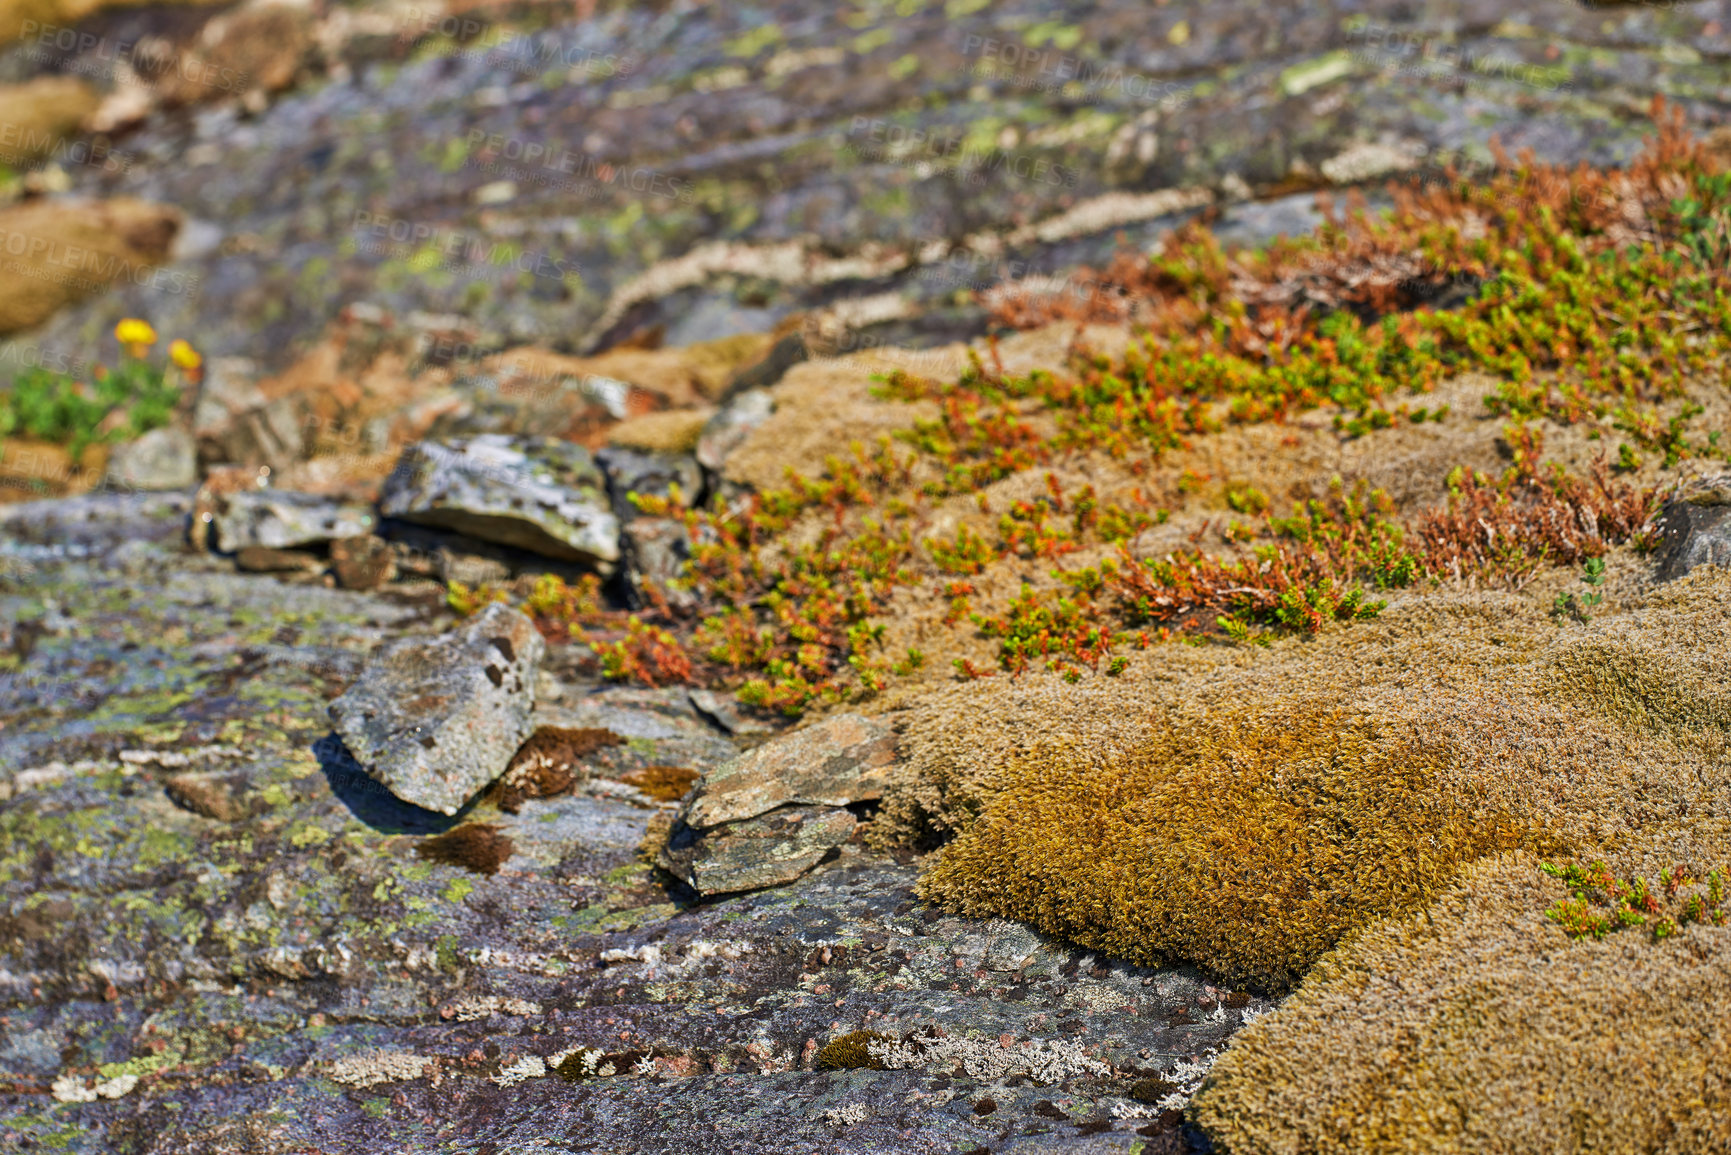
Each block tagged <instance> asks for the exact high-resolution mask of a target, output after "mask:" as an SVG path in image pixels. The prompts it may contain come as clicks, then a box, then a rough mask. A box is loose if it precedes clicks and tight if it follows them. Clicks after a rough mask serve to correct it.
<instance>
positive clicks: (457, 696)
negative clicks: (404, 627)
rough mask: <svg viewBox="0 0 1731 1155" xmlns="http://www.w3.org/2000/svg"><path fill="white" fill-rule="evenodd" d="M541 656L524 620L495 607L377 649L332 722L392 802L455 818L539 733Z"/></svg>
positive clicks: (333, 710) (540, 645) (333, 711)
mask: <svg viewBox="0 0 1731 1155" xmlns="http://www.w3.org/2000/svg"><path fill="white" fill-rule="evenodd" d="M545 651H546V643H544V642H543V641H542V640H541V635H540V633H538V632H537V631H536V629H535V626H534V624H533V623H532V622H530V620H529V619H528V617H526V616H525V615H524V614H523V613H522V612H521V611H519V610H514V609H511V608H510V607H508V606H505V605H503V604H499V603H495V604H493V605H490V606H488V607H487V608H486V609H485V610H484V611H482V613H481V615H480V617H478V618H476V619H475V620H474V621H473V622H472V623H470V624H469V625H467V626H465V627H464V628H462V629H459V630H456V631H453V632H451V633H448V634H443V635H440V636H438V637H435V638H405V639H402V640H399V641H396V642H392V643H390V644H389V645H387V646H386V647H385V648H384V649H382V650H380V651H379V652H378V653H377V654H376V655H375V656H374V657H373V659H372V660H371V661H370V662H369V663H368V664H367V666H366V668H365V669H364V670H363V671H362V672H361V676H360V679H359V681H357V682H356V683H355V684H354V686H352V687H351V688H350V689H349V690H348V692H347V693H345V694H343V695H342V696H341V697H340V698H338V699H337V700H336V701H334V702H332V703H331V704H330V718H331V723H332V725H333V726H335V727H336V731H337V733H338V734H339V735H341V736H342V739H343V741H344V743H346V744H347V746H348V748H349V752H350V753H351V754H353V755H354V756H355V759H356V761H358V762H359V763H360V764H361V765H362V766H363V767H365V769H366V771H367V773H368V774H369V775H371V776H372V777H373V778H374V779H376V780H377V781H378V782H379V783H381V784H382V785H383V786H384V787H385V788H386V789H388V790H389V791H390V792H391V793H392V794H395V795H396V796H397V797H398V798H400V799H402V800H403V801H404V802H408V803H412V804H413V805H416V806H421V807H425V808H426V809H428V810H436V811H438V812H440V813H441V814H455V813H456V812H457V811H458V810H460V809H461V808H462V806H463V803H465V802H467V801H468V800H469V799H470V798H471V797H473V796H474V794H475V793H476V791H478V790H480V789H482V788H483V787H485V786H486V785H487V784H488V783H490V782H492V781H493V780H494V779H495V778H497V777H498V776H499V775H500V774H503V773H504V772H505V767H506V766H507V765H508V764H509V763H510V761H511V756H512V755H513V754H515V753H516V752H517V748H518V747H519V746H521V745H522V744H523V741H524V740H525V739H526V738H528V737H529V733H530V731H531V730H533V729H534V725H533V723H532V722H531V721H530V711H531V710H532V709H533V707H534V700H535V699H534V685H535V672H536V670H537V669H538V668H539V666H540V664H541V657H542V654H543V653H545Z"/></svg>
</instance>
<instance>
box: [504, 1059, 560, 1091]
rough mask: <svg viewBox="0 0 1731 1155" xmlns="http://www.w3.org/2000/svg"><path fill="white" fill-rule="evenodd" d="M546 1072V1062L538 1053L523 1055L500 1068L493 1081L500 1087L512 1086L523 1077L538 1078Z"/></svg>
mask: <svg viewBox="0 0 1731 1155" xmlns="http://www.w3.org/2000/svg"><path fill="white" fill-rule="evenodd" d="M546 1073H547V1064H546V1062H545V1061H544V1060H543V1059H542V1058H541V1056H540V1055H524V1056H523V1057H522V1058H521V1059H518V1060H517V1061H516V1062H515V1063H512V1064H510V1065H509V1066H506V1067H503V1068H501V1069H500V1071H499V1073H498V1074H497V1075H494V1076H493V1082H495V1083H497V1084H498V1085H499V1086H501V1087H514V1086H516V1085H517V1084H518V1083H521V1082H523V1080H525V1079H539V1078H541V1077H542V1076H544V1075H545V1074H546Z"/></svg>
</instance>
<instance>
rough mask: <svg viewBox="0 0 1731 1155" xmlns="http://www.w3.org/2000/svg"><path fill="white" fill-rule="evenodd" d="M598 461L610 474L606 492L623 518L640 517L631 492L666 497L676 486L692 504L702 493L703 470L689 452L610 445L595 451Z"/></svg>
mask: <svg viewBox="0 0 1731 1155" xmlns="http://www.w3.org/2000/svg"><path fill="white" fill-rule="evenodd" d="M595 462H596V464H597V465H599V466H600V467H601V468H602V470H603V471H605V472H606V474H607V492H608V494H609V496H610V498H611V499H612V502H613V513H614V515H615V516H617V517H618V518H619V520H621V521H630V520H631V519H633V518H635V517H636V516H637V507H636V506H635V505H634V504H632V501H631V495H632V494H633V493H636V494H640V495H642V496H644V497H667V496H669V495H670V494H671V493H672V492H673V487H674V486H675V485H677V486H678V487H679V490H680V492H681V493H682V494H684V496H685V500H686V501H687V502H689V503H692V504H696V502H697V500H698V499H699V498H700V497H701V496H702V494H703V470H701V469H700V468H698V465H697V459H696V458H694V457H692V456H691V454H689V453H667V452H652V451H648V450H643V449H632V448H628V447H626V446H622V445H609V446H606V447H604V448H602V449H599V450H597V451H596V453H595Z"/></svg>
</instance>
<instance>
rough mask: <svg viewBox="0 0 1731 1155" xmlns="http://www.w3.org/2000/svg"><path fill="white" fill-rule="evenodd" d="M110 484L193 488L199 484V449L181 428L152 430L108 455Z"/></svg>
mask: <svg viewBox="0 0 1731 1155" xmlns="http://www.w3.org/2000/svg"><path fill="white" fill-rule="evenodd" d="M108 484H109V485H111V486H113V487H115V488H117V489H190V488H192V487H193V486H194V485H197V484H198V447H197V446H196V445H195V444H194V443H193V440H192V435H191V434H190V433H188V432H187V431H186V430H184V429H182V428H180V427H179V426H178V425H165V426H163V427H162V428H161V429H153V430H151V431H150V432H149V433H146V434H145V435H144V436H143V437H140V438H139V439H138V440H136V441H131V442H128V443H127V444H125V445H119V446H116V447H115V449H114V451H113V452H112V453H111V454H109V457H108Z"/></svg>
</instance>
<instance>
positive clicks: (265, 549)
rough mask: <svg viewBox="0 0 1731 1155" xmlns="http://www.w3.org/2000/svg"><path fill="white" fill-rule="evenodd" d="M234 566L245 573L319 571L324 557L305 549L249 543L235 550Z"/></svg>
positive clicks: (322, 567) (322, 566)
mask: <svg viewBox="0 0 1731 1155" xmlns="http://www.w3.org/2000/svg"><path fill="white" fill-rule="evenodd" d="M234 568H235V569H238V570H240V571H242V572H244V573H317V572H319V571H320V570H322V569H324V568H325V563H324V559H323V558H321V557H319V555H318V554H316V553H310V552H308V551H307V550H304V549H272V548H271V547H270V546H268V545H249V546H243V547H242V548H240V549H238V550H236V551H235V554H234Z"/></svg>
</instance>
